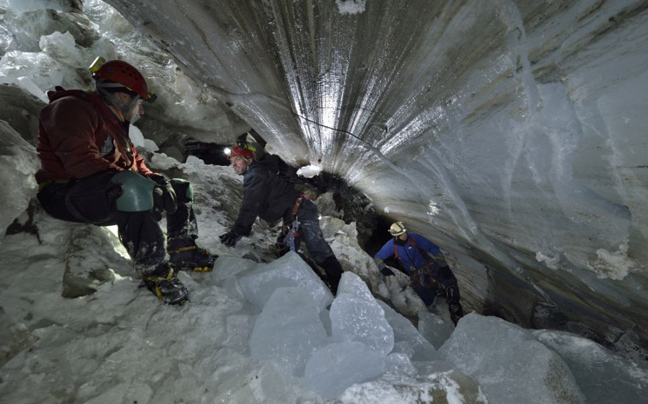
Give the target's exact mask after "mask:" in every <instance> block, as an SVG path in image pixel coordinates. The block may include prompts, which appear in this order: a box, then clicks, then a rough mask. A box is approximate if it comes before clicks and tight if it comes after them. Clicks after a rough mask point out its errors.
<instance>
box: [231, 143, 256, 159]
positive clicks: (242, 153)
mask: <svg viewBox="0 0 648 404" xmlns="http://www.w3.org/2000/svg"><path fill="white" fill-rule="evenodd" d="M234 157H243V158H244V159H247V160H248V161H254V151H253V150H250V149H249V148H248V147H247V146H241V145H238V144H237V145H235V146H234V147H232V151H231V152H230V155H229V159H230V160H231V159H233V158H234Z"/></svg>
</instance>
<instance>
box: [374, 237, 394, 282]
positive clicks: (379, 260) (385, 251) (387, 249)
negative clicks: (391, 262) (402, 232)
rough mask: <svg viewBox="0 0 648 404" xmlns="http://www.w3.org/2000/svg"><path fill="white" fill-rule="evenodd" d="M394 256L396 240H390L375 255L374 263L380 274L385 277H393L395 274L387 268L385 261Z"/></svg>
mask: <svg viewBox="0 0 648 404" xmlns="http://www.w3.org/2000/svg"><path fill="white" fill-rule="evenodd" d="M393 255H394V240H389V241H388V242H386V243H385V245H384V246H382V248H381V249H380V250H379V251H378V252H377V253H376V255H374V262H375V263H376V265H377V266H378V269H379V270H380V273H382V274H383V275H385V276H392V275H394V272H393V271H392V270H391V269H389V268H387V266H386V265H385V260H386V259H387V258H390V257H392V256H393Z"/></svg>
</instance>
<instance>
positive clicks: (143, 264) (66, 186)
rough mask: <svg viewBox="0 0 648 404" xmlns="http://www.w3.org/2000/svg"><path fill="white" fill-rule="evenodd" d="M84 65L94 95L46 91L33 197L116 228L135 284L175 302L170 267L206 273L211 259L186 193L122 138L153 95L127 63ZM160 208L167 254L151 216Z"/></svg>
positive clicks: (61, 215)
mask: <svg viewBox="0 0 648 404" xmlns="http://www.w3.org/2000/svg"><path fill="white" fill-rule="evenodd" d="M90 70H91V71H92V73H93V78H94V80H95V84H96V88H97V92H90V93H88V92H85V91H81V90H69V91H66V90H64V89H62V88H60V87H57V88H56V90H55V91H50V92H48V97H49V99H50V104H49V105H48V106H46V107H45V108H43V110H42V111H41V115H40V131H39V135H38V147H37V150H38V156H39V158H40V160H41V169H40V170H39V171H38V172H37V173H36V181H37V182H38V184H39V192H38V200H39V201H40V203H41V205H42V206H43V208H44V209H45V211H46V212H47V213H48V214H50V215H51V216H53V217H55V218H57V219H60V220H65V221H70V222H79V223H92V224H95V225H98V226H108V225H115V224H116V225H117V227H118V232H119V239H120V240H121V242H122V244H123V245H124V247H125V248H126V250H127V251H128V253H129V255H130V257H131V259H132V260H133V261H134V265H135V269H136V271H137V272H138V274H139V275H140V276H141V277H142V280H143V283H144V284H145V285H146V287H147V288H148V289H149V290H151V292H153V293H154V294H155V295H156V296H157V297H158V298H159V299H160V300H162V301H164V302H165V303H168V304H182V303H183V302H184V301H186V300H187V295H188V293H187V289H186V288H185V286H184V285H183V284H182V282H181V281H180V280H179V279H178V278H177V277H176V272H177V270H178V268H180V269H192V270H198V271H204V270H211V268H212V267H213V264H214V260H215V259H216V257H217V256H213V255H210V254H209V253H208V252H207V251H205V250H202V249H199V248H198V247H197V246H196V244H195V240H196V238H197V237H198V228H197V225H196V217H195V215H194V212H193V207H192V202H193V191H192V188H191V185H190V184H189V183H188V182H187V181H184V180H176V179H174V180H169V179H167V178H166V177H165V176H163V175H162V174H158V173H154V172H152V171H151V170H149V168H148V167H147V166H146V164H145V163H144V160H143V158H142V157H141V156H140V155H139V154H138V153H137V150H136V149H135V147H134V146H133V144H132V142H131V141H130V139H129V137H128V129H129V125H130V124H132V123H134V122H135V121H136V120H137V119H138V118H139V117H140V115H143V114H144V110H143V105H142V103H143V102H144V101H147V102H153V101H154V100H155V95H154V94H152V93H151V92H150V91H149V90H148V87H147V85H146V81H145V80H144V77H143V76H142V74H141V73H140V72H139V71H138V70H137V69H135V68H134V67H133V66H131V65H130V64H128V63H126V62H123V61H120V60H111V61H108V62H105V61H104V60H103V58H97V59H96V60H95V62H94V63H93V65H92V66H91V68H90ZM162 211H166V212H167V230H168V231H167V234H168V235H167V238H168V249H169V250H168V252H169V255H170V258H168V257H167V254H166V250H165V239H164V233H163V232H162V229H160V226H159V225H158V221H159V220H160V219H161V214H162Z"/></svg>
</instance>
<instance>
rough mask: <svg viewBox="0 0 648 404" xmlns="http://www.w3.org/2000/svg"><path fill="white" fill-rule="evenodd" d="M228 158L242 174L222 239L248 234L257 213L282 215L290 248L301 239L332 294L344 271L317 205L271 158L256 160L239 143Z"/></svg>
mask: <svg viewBox="0 0 648 404" xmlns="http://www.w3.org/2000/svg"><path fill="white" fill-rule="evenodd" d="M229 158H230V160H231V161H232V167H233V168H234V171H235V172H236V173H237V174H238V175H243V176H244V177H243V202H242V204H241V209H240V210H239V214H238V218H237V219H236V222H235V223H234V227H233V228H232V229H231V230H230V231H229V232H228V233H226V234H223V235H221V236H220V239H221V241H222V243H223V244H225V245H227V246H230V247H233V246H235V245H236V243H237V241H238V240H240V239H241V237H243V236H247V235H249V234H250V231H251V229H252V224H253V223H254V221H255V220H256V218H257V217H260V218H261V219H263V220H265V221H268V222H275V221H277V220H279V219H282V218H283V221H284V228H285V229H286V231H287V232H289V233H288V236H290V237H289V238H290V240H291V241H290V244H291V246H290V249H291V250H293V251H298V250H299V245H300V243H301V241H302V240H303V241H304V243H305V244H306V247H307V248H308V252H309V253H310V256H311V258H312V259H313V261H315V263H316V264H317V265H319V266H320V267H322V269H324V271H325V272H326V279H327V281H328V283H329V287H330V289H331V291H332V292H333V294H336V293H337V287H338V284H339V283H340V278H341V277H342V273H343V272H344V271H343V269H342V265H340V262H339V261H338V260H337V258H336V257H335V254H334V253H333V250H332V249H331V246H329V245H328V243H327V242H326V240H324V235H323V234H322V229H320V226H319V212H318V210H317V206H315V204H314V203H313V202H311V201H310V200H309V199H308V197H307V196H306V195H304V194H302V193H300V192H299V191H297V190H296V189H295V187H294V186H293V184H291V183H290V182H288V181H287V180H286V179H284V178H283V177H282V176H281V175H280V173H279V171H280V168H279V167H278V166H277V163H276V161H275V159H269V158H264V159H262V160H261V161H256V160H255V155H254V151H253V150H252V149H251V148H250V147H249V146H248V145H240V144H237V145H236V146H234V147H233V149H232V152H231V154H230V156H229Z"/></svg>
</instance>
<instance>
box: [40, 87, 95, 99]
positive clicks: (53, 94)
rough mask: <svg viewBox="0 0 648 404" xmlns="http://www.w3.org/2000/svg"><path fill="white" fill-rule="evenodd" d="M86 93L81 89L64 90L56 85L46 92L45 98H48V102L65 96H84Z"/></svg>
mask: <svg viewBox="0 0 648 404" xmlns="http://www.w3.org/2000/svg"><path fill="white" fill-rule="evenodd" d="M88 95H89V93H87V92H85V91H83V90H66V89H64V88H63V87H60V86H56V87H55V88H54V90H50V91H48V92H47V98H49V101H50V103H51V102H54V101H56V100H58V99H60V98H63V97H67V96H74V97H79V98H85V97H87V96H88Z"/></svg>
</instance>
